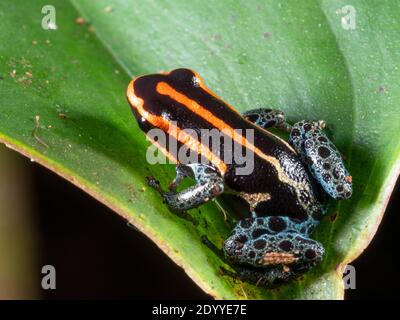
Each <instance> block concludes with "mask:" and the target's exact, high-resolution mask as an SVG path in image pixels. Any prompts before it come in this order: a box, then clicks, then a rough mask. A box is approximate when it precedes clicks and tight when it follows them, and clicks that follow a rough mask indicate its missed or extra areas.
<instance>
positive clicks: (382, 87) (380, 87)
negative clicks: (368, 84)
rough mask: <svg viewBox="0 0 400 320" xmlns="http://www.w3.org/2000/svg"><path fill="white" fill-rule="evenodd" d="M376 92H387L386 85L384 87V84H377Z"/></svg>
mask: <svg viewBox="0 0 400 320" xmlns="http://www.w3.org/2000/svg"><path fill="white" fill-rule="evenodd" d="M378 92H380V93H386V92H387V90H386V87H385V86H384V85H381V86H379V88H378Z"/></svg>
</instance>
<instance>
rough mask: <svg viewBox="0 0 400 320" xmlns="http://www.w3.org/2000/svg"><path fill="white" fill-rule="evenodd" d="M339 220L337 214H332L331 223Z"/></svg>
mask: <svg viewBox="0 0 400 320" xmlns="http://www.w3.org/2000/svg"><path fill="white" fill-rule="evenodd" d="M336 218H337V213H336V212H335V213H334V214H332V215H331V216H330V217H329V219H330V220H331V222H333V221H335V220H336Z"/></svg>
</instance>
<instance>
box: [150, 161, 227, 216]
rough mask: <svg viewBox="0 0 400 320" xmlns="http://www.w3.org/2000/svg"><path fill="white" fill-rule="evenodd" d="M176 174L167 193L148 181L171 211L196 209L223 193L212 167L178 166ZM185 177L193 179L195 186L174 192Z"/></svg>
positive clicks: (219, 180)
mask: <svg viewBox="0 0 400 320" xmlns="http://www.w3.org/2000/svg"><path fill="white" fill-rule="evenodd" d="M176 173H177V175H176V178H175V179H174V180H173V181H172V182H171V184H170V191H169V192H166V191H163V190H162V189H161V187H160V185H159V184H158V182H157V181H155V180H154V179H153V180H149V184H150V185H151V186H153V187H155V188H156V189H157V190H158V191H159V192H160V194H161V195H162V197H163V198H164V200H165V202H166V203H167V204H168V206H169V207H170V209H171V210H173V211H177V212H182V211H186V210H189V209H192V208H196V207H198V206H200V205H201V204H203V203H205V202H208V201H209V200H211V199H213V198H215V197H216V196H218V195H220V194H221V193H222V192H223V191H224V181H223V178H222V177H221V175H220V174H219V172H218V171H217V170H216V169H215V168H214V167H211V166H209V165H205V164H197V163H195V164H188V165H179V166H178V167H177V170H176ZM187 176H191V177H193V178H194V179H195V180H196V185H194V186H191V187H189V188H187V189H185V190H183V191H181V192H176V188H177V187H178V184H179V183H180V182H181V181H182V180H183V179H184V178H185V177H187Z"/></svg>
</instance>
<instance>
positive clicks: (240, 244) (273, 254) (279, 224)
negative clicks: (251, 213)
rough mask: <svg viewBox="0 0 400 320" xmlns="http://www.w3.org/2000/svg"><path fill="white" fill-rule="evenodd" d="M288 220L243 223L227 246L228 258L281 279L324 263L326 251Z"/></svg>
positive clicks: (249, 220) (269, 219) (282, 218)
mask: <svg viewBox="0 0 400 320" xmlns="http://www.w3.org/2000/svg"><path fill="white" fill-rule="evenodd" d="M286 219H287V217H278V216H276V217H272V216H269V217H259V218H256V219H254V218H251V219H244V220H242V221H240V222H239V223H238V224H237V226H236V227H235V229H234V230H233V233H232V235H231V236H230V237H229V238H228V239H227V240H226V241H225V243H224V248H223V249H224V253H225V256H226V257H227V259H228V260H229V261H232V262H234V263H236V264H239V265H242V266H243V265H251V266H253V267H258V268H264V269H265V268H271V267H272V268H273V269H274V270H275V271H274V274H275V276H276V277H279V278H285V277H286V275H285V274H284V273H287V272H289V271H290V272H291V271H293V272H295V273H302V272H305V271H307V270H308V269H310V268H311V267H313V266H314V265H315V264H316V263H318V262H319V261H321V260H322V257H323V254H324V248H323V247H322V245H321V244H320V243H319V242H317V241H315V240H312V239H310V238H309V237H308V235H307V234H302V233H300V232H298V231H297V230H296V228H295V227H294V226H290V221H289V219H287V220H286ZM279 270H280V272H278V271H279ZM270 280H271V279H270Z"/></svg>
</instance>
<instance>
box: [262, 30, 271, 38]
mask: <svg viewBox="0 0 400 320" xmlns="http://www.w3.org/2000/svg"><path fill="white" fill-rule="evenodd" d="M263 37H264V39H268V38H269V37H271V33H270V32H264V33H263Z"/></svg>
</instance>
